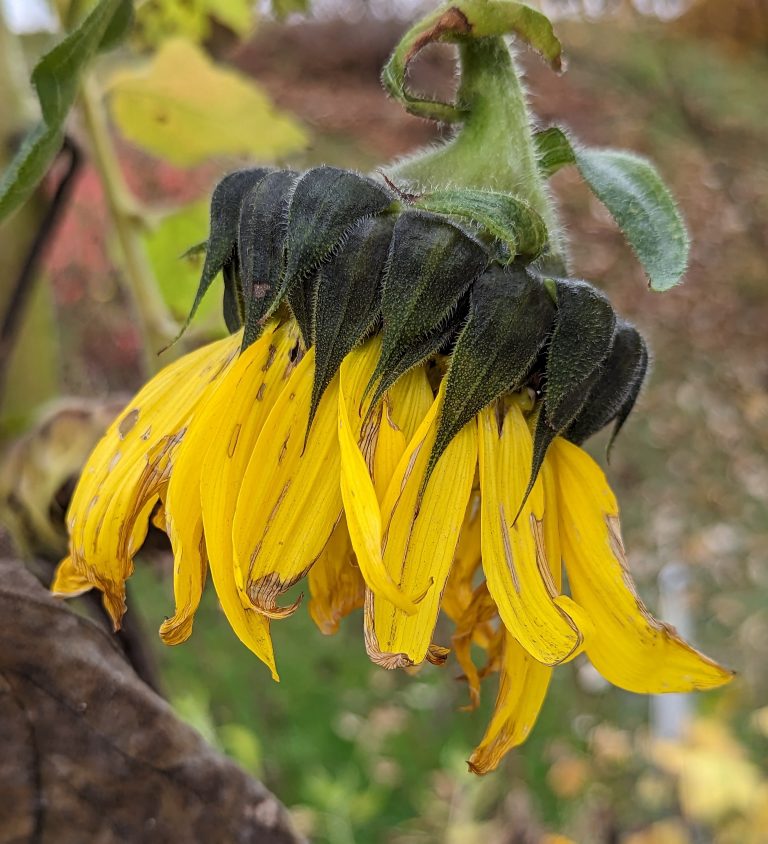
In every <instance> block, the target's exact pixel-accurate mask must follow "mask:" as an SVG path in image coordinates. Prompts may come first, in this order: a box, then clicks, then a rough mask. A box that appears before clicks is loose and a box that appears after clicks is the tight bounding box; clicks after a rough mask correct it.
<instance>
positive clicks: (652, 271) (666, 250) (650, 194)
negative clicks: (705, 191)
mask: <svg viewBox="0 0 768 844" xmlns="http://www.w3.org/2000/svg"><path fill="white" fill-rule="evenodd" d="M536 142H537V146H538V151H539V156H540V159H539V164H540V167H541V170H542V172H543V173H544V175H545V176H551V175H552V174H553V173H556V172H557V171H558V170H559V169H560V168H561V167H564V166H566V165H568V164H575V165H576V167H577V168H578V170H579V173H581V176H582V178H583V179H584V181H585V182H586V183H587V185H589V188H590V190H591V191H592V192H593V193H594V194H595V196H596V197H597V198H598V199H599V200H600V201H601V202H602V203H603V204H604V205H605V207H606V208H607V209H608V210H609V211H610V213H611V216H612V217H613V218H614V220H616V223H617V224H618V226H619V228H620V229H621V231H622V233H623V235H624V237H625V238H626V239H627V242H628V243H629V245H630V246H631V247H632V249H633V251H634V253H635V255H636V256H637V259H638V260H639V261H640V263H641V264H642V266H643V269H644V270H645V273H646V275H647V276H648V281H649V284H650V287H651V289H652V290H656V291H660V292H661V291H664V290H669V289H670V288H671V287H674V286H675V285H676V284H679V283H680V281H681V280H682V278H683V275H684V274H685V271H686V268H687V266H688V255H689V251H690V241H689V238H688V232H687V231H686V228H685V223H684V222H683V218H682V216H681V215H680V211H679V210H678V208H677V205H676V204H675V200H674V198H673V196H672V194H671V193H670V191H669V189H668V188H667V186H666V185H665V184H664V181H663V180H662V178H661V176H660V175H659V173H658V171H657V170H656V168H655V167H654V166H653V165H652V164H651V163H650V162H649V161H647V160H646V159H644V158H641V157H640V156H637V155H634V154H632V153H629V152H623V151H621V150H612V149H589V148H586V147H582V146H580V145H578V144H575V143H573V142H572V141H571V140H570V139H569V138H568V136H567V135H566V134H565V132H563V131H562V129H558V128H557V127H553V128H551V129H546V130H545V131H543V132H539V133H538V134H537V136H536Z"/></svg>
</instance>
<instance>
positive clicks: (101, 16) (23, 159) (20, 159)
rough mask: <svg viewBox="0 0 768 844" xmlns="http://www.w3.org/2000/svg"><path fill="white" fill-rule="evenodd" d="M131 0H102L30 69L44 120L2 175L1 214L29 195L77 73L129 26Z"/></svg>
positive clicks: (57, 135) (56, 140)
mask: <svg viewBox="0 0 768 844" xmlns="http://www.w3.org/2000/svg"><path fill="white" fill-rule="evenodd" d="M132 7H133V4H132V3H131V1H130V0H101V2H100V3H98V5H96V6H95V7H94V8H93V10H92V11H91V12H90V14H89V15H88V16H87V17H86V18H85V19H84V20H83V21H82V23H81V24H80V25H79V26H78V27H77V28H76V29H74V30H73V31H72V32H70V33H69V35H67V36H66V38H64V39H63V40H62V41H60V42H59V43H58V44H57V45H56V46H55V47H54V48H53V49H52V50H51V51H50V52H48V53H46V54H45V55H44V56H43V57H42V59H40V61H39V62H38V63H37V65H36V66H35V69H34V70H33V71H32V84H33V85H34V87H35V90H36V91H37V96H38V99H39V100H40V110H41V112H42V122H41V123H39V124H38V125H37V126H35V128H34V129H32V131H31V132H30V133H29V134H28V135H27V137H26V139H25V140H24V142H23V143H22V145H21V147H20V149H19V151H18V152H17V154H16V156H15V157H14V159H13V161H12V162H11V163H10V165H9V166H8V169H7V170H6V171H5V173H4V174H3V177H2V180H1V181H0V219H3V218H4V217H7V216H8V215H9V214H10V213H12V212H13V211H15V210H16V209H17V208H19V206H21V205H23V204H24V202H26V200H27V199H28V198H29V197H30V195H31V194H32V191H34V189H35V188H36V187H37V185H38V184H39V183H40V180H41V179H42V178H43V176H44V175H45V174H46V172H47V171H48V168H49V166H50V164H51V162H52V161H53V159H54V158H55V157H56V154H57V153H58V151H59V149H60V148H61V144H62V142H63V139H64V122H65V120H66V119H67V115H68V114H69V110H70V109H71V108H72V104H73V103H74V100H75V97H76V95H77V91H78V87H79V85H80V77H81V76H82V74H83V71H84V70H85V68H86V66H87V65H88V63H89V62H90V60H91V59H92V58H93V56H94V55H95V54H96V52H97V51H98V50H99V49H108V48H110V47H112V46H114V44H116V43H117V42H118V41H119V40H120V39H121V38H123V37H124V36H125V34H126V32H127V31H128V29H129V28H130V24H131V20H132Z"/></svg>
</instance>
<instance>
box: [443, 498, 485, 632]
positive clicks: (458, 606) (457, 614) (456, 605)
mask: <svg viewBox="0 0 768 844" xmlns="http://www.w3.org/2000/svg"><path fill="white" fill-rule="evenodd" d="M479 566H480V494H479V492H474V493H473V494H472V497H471V498H470V499H469V504H468V505H467V512H466V514H465V515H464V521H463V522H462V525H461V533H460V534H459V541H458V544H457V545H456V554H455V556H454V558H453V565H452V566H451V573H450V574H449V575H448V582H447V583H446V584H445V593H444V594H443V612H445V614H446V615H447V616H448V618H450V619H451V620H452V621H454V622H456V623H457V624H458V622H459V619H460V618H461V617H462V616H463V615H464V612H465V610H466V609H467V607H468V606H469V604H470V602H471V601H472V596H473V594H474V586H473V581H474V578H475V573H476V572H477V569H478V567H479Z"/></svg>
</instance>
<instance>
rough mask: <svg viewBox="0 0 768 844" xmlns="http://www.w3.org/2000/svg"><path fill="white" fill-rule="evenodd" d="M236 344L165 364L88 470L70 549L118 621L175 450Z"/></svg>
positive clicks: (76, 499)
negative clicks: (135, 563) (135, 557)
mask: <svg viewBox="0 0 768 844" xmlns="http://www.w3.org/2000/svg"><path fill="white" fill-rule="evenodd" d="M239 345H240V337H239V336H234V337H229V338H227V339H226V340H221V341H219V342H218V343H213V344H211V345H209V346H205V347H203V348H201V349H198V350H197V351H195V352H192V353H191V354H189V355H185V356H184V357H182V358H180V359H179V360H178V361H175V362H174V363H172V364H170V365H169V366H167V367H166V368H165V369H163V370H162V371H161V372H160V373H159V374H158V375H156V376H155V377H154V378H153V379H152V380H151V381H150V382H149V383H148V384H147V385H146V386H145V387H144V388H143V389H142V390H141V391H140V392H139V393H138V395H137V396H136V397H135V398H134V399H133V400H132V401H131V403H130V404H129V405H128V406H127V407H126V409H125V410H124V411H123V412H122V413H121V414H120V416H119V417H118V418H117V419H116V420H115V422H114V423H113V424H112V425H111V427H110V428H109V430H108V431H107V433H106V434H105V435H104V437H103V438H102V440H101V441H100V442H99V444H98V445H97V446H96V448H95V449H94V451H93V453H92V454H91V456H90V457H89V459H88V462H87V463H86V465H85V468H84V469H83V473H82V476H81V478H80V481H79V483H78V485H77V488H76V489H75V494H74V496H73V499H72V503H71V505H70V508H69V513H68V516H67V519H68V525H69V530H70V553H71V556H72V559H73V562H74V564H75V567H76V568H77V570H78V571H79V573H80V575H81V576H82V577H85V578H87V579H88V580H89V581H90V582H91V583H92V584H93V585H94V586H96V587H98V588H99V589H101V590H102V591H103V592H104V601H105V606H107V609H108V610H109V612H110V614H111V616H112V620H113V622H114V623H115V625H119V623H120V618H121V617H122V614H123V612H124V596H125V589H124V583H125V580H126V578H127V577H128V576H129V575H130V573H131V568H132V562H131V560H132V557H133V555H134V554H135V553H136V551H137V550H138V549H139V547H140V546H141V543H142V542H143V540H144V536H145V535H146V531H147V520H148V518H149V516H150V514H151V512H152V510H153V508H154V505H155V503H156V501H157V495H158V493H159V491H160V489H161V488H162V485H163V484H164V482H165V481H167V477H168V471H169V467H170V461H171V458H172V454H173V451H174V450H175V448H176V447H177V446H178V444H179V443H180V442H181V439H182V438H183V435H184V431H185V427H186V425H187V424H188V422H189V420H190V418H191V416H192V414H193V412H194V411H195V408H196V407H197V404H198V402H199V401H200V399H201V398H202V397H203V396H204V395H205V393H206V392H207V391H208V389H209V388H210V386H211V382H213V381H214V380H215V379H216V378H217V377H218V376H219V375H220V374H221V373H222V372H223V371H224V370H226V369H227V367H229V366H230V365H231V363H232V361H233V360H234V358H235V357H236V355H237V352H238V348H239Z"/></svg>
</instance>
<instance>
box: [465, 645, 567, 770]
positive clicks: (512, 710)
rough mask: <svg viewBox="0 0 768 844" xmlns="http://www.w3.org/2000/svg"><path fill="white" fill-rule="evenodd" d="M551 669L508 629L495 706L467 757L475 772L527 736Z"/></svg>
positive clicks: (495, 762) (490, 767) (493, 764)
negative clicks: (480, 738) (469, 755)
mask: <svg viewBox="0 0 768 844" xmlns="http://www.w3.org/2000/svg"><path fill="white" fill-rule="evenodd" d="M551 676H552V669H551V668H549V667H548V666H546V665H542V664H541V663H540V662H538V661H537V660H535V659H534V658H533V657H532V656H531V655H530V654H529V653H528V652H527V651H526V650H525V649H524V648H522V647H521V646H520V645H519V644H518V643H517V642H516V641H515V639H514V637H513V636H512V635H511V634H510V633H509V632H507V633H506V636H505V641H504V657H503V662H502V667H501V677H500V679H499V693H498V695H497V697H496V706H495V708H494V711H493V716H492V717H491V722H490V724H489V725H488V729H487V730H486V731H485V735H484V736H483V740H482V741H481V742H480V744H479V745H478V747H477V748H476V749H475V751H474V753H473V754H472V756H471V757H470V759H469V768H470V770H471V771H473V772H474V773H476V774H487V773H489V772H490V771H493V770H495V769H496V767H497V766H498V764H499V762H500V761H501V759H502V757H503V756H504V754H505V753H507V751H509V750H511V749H512V748H513V747H516V746H517V745H519V744H522V743H523V742H524V741H525V740H526V739H527V738H528V735H529V733H530V732H531V730H532V729H533V725H534V724H535V723H536V719H537V718H538V716H539V710H540V709H541V705H542V704H543V703H544V698H545V697H546V694H547V687H548V686H549V680H550V677H551Z"/></svg>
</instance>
